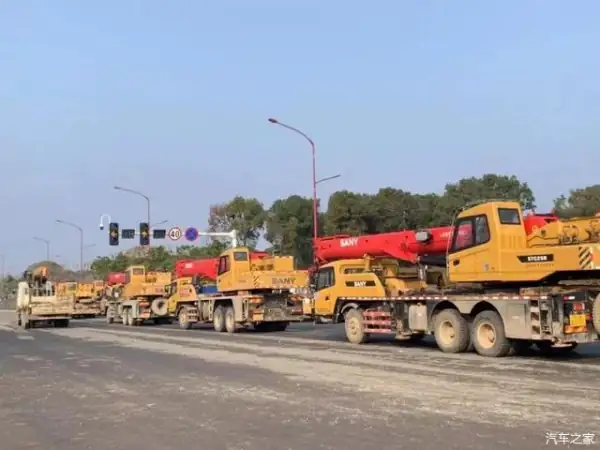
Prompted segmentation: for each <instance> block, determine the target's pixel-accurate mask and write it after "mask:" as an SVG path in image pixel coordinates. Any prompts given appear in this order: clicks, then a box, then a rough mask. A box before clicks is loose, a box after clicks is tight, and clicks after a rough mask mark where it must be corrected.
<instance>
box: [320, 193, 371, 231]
mask: <svg viewBox="0 0 600 450" xmlns="http://www.w3.org/2000/svg"><path fill="white" fill-rule="evenodd" d="M376 213H377V211H376V209H375V208H373V205H372V196H370V195H368V194H358V193H355V192H350V191H346V190H344V191H338V192H335V193H334V194H333V195H331V197H329V203H328V205H327V218H326V224H325V232H326V234H328V235H332V234H341V233H349V234H364V233H376V232H377V225H376V223H377V217H376Z"/></svg>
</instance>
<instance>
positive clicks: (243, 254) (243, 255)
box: [233, 252, 248, 261]
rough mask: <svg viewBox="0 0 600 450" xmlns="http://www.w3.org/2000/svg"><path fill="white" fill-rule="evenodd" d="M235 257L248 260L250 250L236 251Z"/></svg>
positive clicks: (236, 259) (238, 259)
mask: <svg viewBox="0 0 600 450" xmlns="http://www.w3.org/2000/svg"><path fill="white" fill-rule="evenodd" d="M233 259H234V260H235V261H248V252H234V253H233Z"/></svg>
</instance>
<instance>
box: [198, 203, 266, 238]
mask: <svg viewBox="0 0 600 450" xmlns="http://www.w3.org/2000/svg"><path fill="white" fill-rule="evenodd" d="M264 222H265V210H264V206H263V204H262V203H261V202H259V201H258V200H257V199H255V198H244V197H241V196H239V195H238V196H237V197H235V198H234V199H233V200H231V201H229V202H227V203H220V204H217V205H212V206H211V207H210V213H209V218H208V225H209V229H210V231H217V232H228V231H231V230H236V231H237V233H238V240H239V243H240V245H243V246H247V247H250V248H256V244H257V242H258V239H259V238H260V233H261V230H262V228H263V225H264Z"/></svg>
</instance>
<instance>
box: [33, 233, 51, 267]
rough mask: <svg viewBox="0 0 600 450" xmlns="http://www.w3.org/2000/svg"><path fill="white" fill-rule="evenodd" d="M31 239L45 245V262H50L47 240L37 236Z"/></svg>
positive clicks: (48, 242)
mask: <svg viewBox="0 0 600 450" xmlns="http://www.w3.org/2000/svg"><path fill="white" fill-rule="evenodd" d="M33 239H35V240H36V241H40V242H43V243H44V244H46V261H50V241H49V240H48V239H43V238H41V237H37V236H34V237H33Z"/></svg>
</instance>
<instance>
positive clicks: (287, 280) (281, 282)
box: [217, 247, 308, 293]
mask: <svg viewBox="0 0 600 450" xmlns="http://www.w3.org/2000/svg"><path fill="white" fill-rule="evenodd" d="M307 285H308V271H305V270H295V268H294V258H293V257H292V256H264V257H262V256H261V257H260V258H254V259H253V258H251V252H250V250H249V249H248V248H245V247H238V248H233V249H229V250H226V251H225V252H223V253H222V254H221V256H220V257H219V266H218V270H217V289H218V291H219V292H224V293H232V292H241V291H252V292H261V291H263V292H264V291H274V290H293V289H301V288H305V287H306V286H307Z"/></svg>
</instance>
